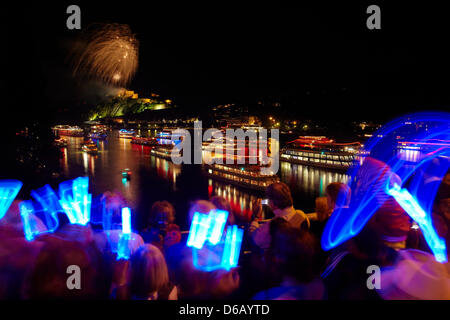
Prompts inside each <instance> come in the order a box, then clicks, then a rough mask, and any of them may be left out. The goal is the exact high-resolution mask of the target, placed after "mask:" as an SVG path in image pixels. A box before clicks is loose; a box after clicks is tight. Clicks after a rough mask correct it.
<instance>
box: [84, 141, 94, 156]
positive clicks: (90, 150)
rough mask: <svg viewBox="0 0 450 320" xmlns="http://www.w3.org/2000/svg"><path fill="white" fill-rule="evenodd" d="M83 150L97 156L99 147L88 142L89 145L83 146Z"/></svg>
mask: <svg viewBox="0 0 450 320" xmlns="http://www.w3.org/2000/svg"><path fill="white" fill-rule="evenodd" d="M81 149H82V150H83V151H84V152H86V153H89V154H97V153H98V148H97V145H96V144H95V143H93V142H87V143H85V144H83V146H82V147H81Z"/></svg>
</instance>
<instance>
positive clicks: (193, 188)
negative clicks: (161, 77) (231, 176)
mask: <svg viewBox="0 0 450 320" xmlns="http://www.w3.org/2000/svg"><path fill="white" fill-rule="evenodd" d="M138 133H139V132H138ZM144 134H145V135H148V136H154V135H155V134H156V131H154V130H151V131H150V130H149V132H145V133H144ZM64 138H66V139H67V140H68V146H67V148H63V149H62V153H63V156H62V158H61V160H60V161H61V170H62V172H61V173H62V174H63V175H64V176H66V177H67V178H76V177H78V176H88V177H89V178H90V179H89V180H90V192H91V193H92V194H93V196H94V197H95V196H98V195H100V194H101V193H103V192H105V191H107V190H110V191H117V192H120V193H122V194H123V196H124V197H125V198H126V200H127V201H128V204H129V206H130V207H131V208H132V210H134V212H137V213H138V214H136V215H135V216H136V217H137V218H136V219H135V222H134V223H135V224H136V226H135V227H137V228H139V227H143V226H144V225H145V217H146V214H148V212H149V210H150V207H151V204H152V203H153V202H154V201H157V200H167V201H170V202H171V203H173V204H174V206H175V209H176V212H177V223H178V224H179V225H180V226H181V227H182V228H183V229H185V228H186V214H187V211H188V208H189V205H190V203H191V201H193V200H196V199H207V198H208V197H210V196H213V195H220V196H223V197H225V198H227V199H228V200H229V202H230V203H231V205H232V208H233V210H234V211H235V213H236V214H237V216H238V218H240V219H241V220H244V221H245V220H247V219H248V218H249V217H250V216H251V202H252V200H254V199H256V198H258V197H260V198H264V193H262V192H258V191H251V190H247V189H240V188H239V187H235V186H233V185H227V184H225V183H221V182H217V181H214V180H213V179H210V178H207V177H205V176H204V175H203V173H202V168H201V165H175V164H173V163H172V162H171V161H170V160H165V159H161V158H158V157H156V156H154V155H151V154H150V150H151V148H150V147H148V146H141V145H135V144H132V143H131V142H130V141H131V140H130V139H123V138H119V135H118V131H111V132H110V133H109V135H108V139H107V140H106V141H97V142H96V143H97V146H98V150H99V152H98V154H97V155H89V154H87V153H85V152H83V151H82V150H81V144H82V142H83V138H79V137H64ZM127 168H128V169H129V170H130V171H131V172H132V174H131V179H129V180H126V179H123V178H122V172H123V171H124V170H125V169H127ZM278 174H279V176H280V178H281V181H283V182H285V183H287V184H288V185H289V187H290V188H291V191H292V195H293V198H294V206H295V208H296V209H301V210H303V211H305V212H313V211H314V201H315V198H316V197H318V196H322V195H324V192H325V188H326V186H327V185H328V184H329V183H331V182H337V181H339V182H347V180H348V177H347V175H346V174H344V173H337V172H333V171H328V170H325V169H318V168H313V167H307V166H303V165H298V164H291V163H287V162H280V170H279V173H278Z"/></svg>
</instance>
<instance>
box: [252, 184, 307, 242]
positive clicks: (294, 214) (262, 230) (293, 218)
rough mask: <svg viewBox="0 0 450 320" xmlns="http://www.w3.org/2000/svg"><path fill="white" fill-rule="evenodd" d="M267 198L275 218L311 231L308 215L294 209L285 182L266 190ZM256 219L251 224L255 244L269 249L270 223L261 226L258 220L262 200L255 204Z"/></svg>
mask: <svg viewBox="0 0 450 320" xmlns="http://www.w3.org/2000/svg"><path fill="white" fill-rule="evenodd" d="M266 196H267V198H268V199H269V206H270V207H271V209H272V210H273V212H274V214H275V217H281V218H283V219H286V221H288V222H289V224H290V225H291V226H292V227H294V228H297V229H309V226H310V223H309V219H308V217H307V216H306V214H305V213H304V212H303V211H301V210H295V209H294V202H293V199H292V195H291V191H290V190H289V187H288V186H287V185H286V184H285V183H283V182H277V183H273V184H271V185H270V186H268V187H267V189H266ZM254 212H255V213H254V216H255V217H256V219H254V220H253V221H252V222H251V224H250V228H249V231H250V235H251V237H252V239H253V241H254V243H255V244H256V245H257V246H258V247H259V248H261V249H268V248H269V246H270V242H271V239H270V232H269V225H270V224H268V223H264V224H260V223H259V222H258V218H259V217H261V214H262V206H261V200H257V201H256V202H255V203H254Z"/></svg>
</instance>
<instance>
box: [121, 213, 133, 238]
mask: <svg viewBox="0 0 450 320" xmlns="http://www.w3.org/2000/svg"><path fill="white" fill-rule="evenodd" d="M122 233H123V234H130V233H131V212H130V208H127V207H125V208H122Z"/></svg>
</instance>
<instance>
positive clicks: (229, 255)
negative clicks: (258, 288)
mask: <svg viewBox="0 0 450 320" xmlns="http://www.w3.org/2000/svg"><path fill="white" fill-rule="evenodd" d="M243 236H244V231H243V230H242V229H239V228H238V226H236V225H233V226H229V227H228V228H227V235H226V238H225V246H224V250H223V256H222V264H221V267H222V268H224V269H226V270H230V269H231V268H234V267H236V266H237V264H238V260H239V255H240V251H241V245H242V238H243Z"/></svg>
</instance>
